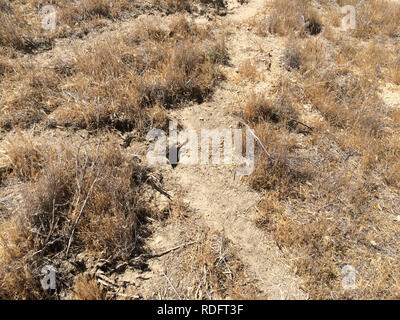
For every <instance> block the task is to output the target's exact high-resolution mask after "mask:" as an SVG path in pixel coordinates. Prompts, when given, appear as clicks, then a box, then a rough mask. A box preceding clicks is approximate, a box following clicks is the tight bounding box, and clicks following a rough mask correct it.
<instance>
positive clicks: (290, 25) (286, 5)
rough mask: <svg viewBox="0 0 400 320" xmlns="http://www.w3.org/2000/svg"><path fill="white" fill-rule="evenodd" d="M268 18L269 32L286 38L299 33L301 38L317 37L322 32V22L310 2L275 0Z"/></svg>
mask: <svg viewBox="0 0 400 320" xmlns="http://www.w3.org/2000/svg"><path fill="white" fill-rule="evenodd" d="M270 5H271V6H272V14H271V15H270V17H269V18H268V22H267V23H268V26H267V27H268V31H269V32H270V33H273V34H275V33H276V34H278V35H280V36H285V35H288V34H290V33H293V32H297V33H298V34H299V35H301V36H305V35H307V34H308V35H317V34H319V33H320V32H321V31H322V21H321V18H320V17H319V14H318V12H317V11H316V9H314V8H313V7H312V5H310V2H309V1H305V0H301V1H288V0H274V1H273V3H272V4H268V5H267V6H270Z"/></svg>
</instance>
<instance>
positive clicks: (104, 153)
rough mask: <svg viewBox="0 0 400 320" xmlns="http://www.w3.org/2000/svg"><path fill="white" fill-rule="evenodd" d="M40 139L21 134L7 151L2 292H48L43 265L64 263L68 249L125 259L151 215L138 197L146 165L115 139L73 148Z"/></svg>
mask: <svg viewBox="0 0 400 320" xmlns="http://www.w3.org/2000/svg"><path fill="white" fill-rule="evenodd" d="M45 139H46V137H42V138H39V137H32V136H31V137H29V136H25V137H23V136H21V135H19V136H18V137H17V139H13V142H14V146H13V147H8V148H6V150H5V156H6V159H7V161H6V168H7V170H6V172H9V174H8V175H7V176H6V178H5V181H3V183H4V184H5V188H4V190H3V191H4V192H6V193H7V192H9V193H10V196H11V198H10V197H7V196H6V197H5V198H4V199H3V200H4V209H5V212H4V214H3V216H4V217H9V218H3V219H2V221H1V223H0V229H1V231H2V233H1V234H2V236H1V243H0V256H1V259H0V296H1V297H3V298H18V299H21V298H40V297H42V298H43V297H46V295H47V294H46V293H45V292H43V290H42V289H41V288H40V282H39V280H40V277H41V275H40V270H41V267H43V265H45V264H52V265H54V266H55V267H56V268H57V269H59V268H58V267H60V268H62V265H61V263H62V259H64V258H68V257H69V256H71V255H74V256H75V255H76V254H78V253H81V252H87V253H88V254H91V255H92V256H94V257H112V258H113V259H117V260H118V259H127V258H129V257H130V256H131V255H132V254H134V253H135V250H138V249H139V248H140V241H139V238H138V237H140V234H141V233H142V231H141V228H142V229H143V226H142V227H139V226H140V225H143V224H144V222H145V219H146V216H148V215H150V214H151V212H150V211H149V209H148V206H147V205H146V204H145V203H144V198H143V192H144V191H145V188H143V184H145V182H146V179H147V175H148V172H149V171H148V169H146V168H145V167H141V166H138V165H136V164H134V163H133V162H132V161H131V160H130V159H128V158H127V157H126V156H125V155H123V154H122V153H121V149H120V147H119V145H118V143H117V142H116V141H113V138H111V137H110V138H109V139H108V141H107V140H102V141H98V142H91V143H87V142H86V143H81V144H78V145H77V146H76V147H74V146H73V145H68V144H67V143H64V142H61V141H60V140H51V139H50V140H49V139H47V140H45ZM45 141H46V143H44V142H45ZM15 143H20V145H15ZM13 148H15V149H19V152H18V153H17V154H14V150H15V149H13ZM70 276H71V275H66V277H67V278H68V277H70ZM59 289H61V288H59Z"/></svg>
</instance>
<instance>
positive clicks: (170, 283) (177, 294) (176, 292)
mask: <svg viewBox="0 0 400 320" xmlns="http://www.w3.org/2000/svg"><path fill="white" fill-rule="evenodd" d="M162 273H163V275H164V277H165V278H166V279H167V281H168V283H169V285H170V286H171V288H172V290H174V292H175V294H176V296H177V297H178V299H179V300H182V298H181V296H180V295H179V293H178V291H176V289H175V287H174V285H173V284H172V282H171V280H169V278H168V276H167V274H166V273H165V272H164V271H163V272H162Z"/></svg>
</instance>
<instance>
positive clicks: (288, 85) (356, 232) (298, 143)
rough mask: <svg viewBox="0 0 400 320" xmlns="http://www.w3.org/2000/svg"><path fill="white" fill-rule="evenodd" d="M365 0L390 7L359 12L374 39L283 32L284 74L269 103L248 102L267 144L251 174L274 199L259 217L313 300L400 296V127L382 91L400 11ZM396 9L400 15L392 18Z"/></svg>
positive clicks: (248, 116)
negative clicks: (351, 272) (349, 284)
mask: <svg viewBox="0 0 400 320" xmlns="http://www.w3.org/2000/svg"><path fill="white" fill-rule="evenodd" d="M275 5H276V4H275ZM295 5H298V4H285V5H283V7H282V10H286V11H287V10H291V9H290V8H291V7H293V6H295ZM323 5H324V4H323ZM329 5H330V6H329V9H331V8H332V7H331V4H329ZM363 5H364V6H374V7H375V8H376V9H377V10H378V9H379V10H378V11H370V13H369V15H370V16H371V15H373V17H371V18H369V20H368V19H366V18H365V17H366V11H365V12H364V13H363V14H364V16H365V17H360V19H366V20H365V21H367V20H368V21H369V23H368V24H366V25H360V28H361V29H360V30H364V31H365V30H367V29H368V30H369V31H367V32H366V34H365V35H363V34H360V33H358V31H357V30H355V31H354V32H349V33H347V34H344V33H340V32H339V31H337V30H335V28H334V27H332V28H330V29H329V30H328V31H329V32H328V33H326V30H325V31H324V32H323V33H321V34H319V35H317V36H315V37H305V38H304V37H302V35H301V33H297V34H296V33H294V34H293V33H292V34H290V32H283V31H280V33H281V34H282V35H283V34H285V35H288V38H287V43H288V44H287V46H286V48H285V50H284V51H283V54H282V61H283V63H284V66H285V68H286V71H283V72H284V75H283V79H284V80H281V81H280V82H278V83H277V84H276V85H275V86H274V88H276V89H275V90H274V91H273V92H271V93H270V94H269V96H270V98H268V99H266V98H265V96H264V95H258V96H257V95H254V94H253V95H250V96H249V98H248V100H247V104H246V105H245V106H244V109H243V118H244V119H245V120H246V121H247V122H248V123H249V124H250V125H251V126H252V127H253V128H254V129H255V133H256V135H257V136H258V137H259V138H260V140H261V143H262V144H263V147H260V148H258V151H257V152H258V154H259V158H258V160H257V165H256V168H255V171H254V172H253V174H252V175H251V176H250V177H249V183H250V184H251V185H252V186H253V187H254V188H255V189H257V190H262V191H263V192H264V194H265V197H264V200H263V201H262V202H261V203H260V205H259V207H258V209H259V215H258V218H257V222H258V224H259V225H260V227H262V228H264V229H265V230H266V231H268V232H270V233H271V234H273V236H274V238H275V240H276V241H277V243H278V245H279V246H281V247H284V248H286V249H289V252H290V254H289V257H290V260H291V261H293V266H294V268H295V270H296V272H297V274H298V275H299V276H301V278H302V279H303V280H304V281H305V284H306V287H307V290H308V292H309V293H310V297H311V298H314V299H332V298H333V299H376V298H378V299H390V298H398V297H399V296H400V287H399V283H400V273H399V271H398V270H399V266H400V265H399V262H398V261H399V257H400V251H399V250H398V248H399V244H400V238H399V234H400V233H399V230H400V225H399V222H398V221H399V214H400V212H399V211H398V206H399V201H398V199H399V193H400V190H399V175H398V174H397V173H396V172H397V170H398V166H399V163H400V149H399V141H400V131H399V125H400V123H399V118H398V109H397V108H396V107H393V106H389V105H388V104H387V102H386V100H385V99H384V98H383V94H382V91H381V88H382V84H383V85H384V84H385V82H393V83H396V75H395V70H396V54H395V48H396V47H397V45H396V43H395V42H392V40H390V39H394V38H393V30H394V29H393V25H392V24H391V22H390V21H391V17H392V15H395V14H396V12H397V11H396V10H395V7H391V5H389V6H387V7H386V6H385V3H383V4H382V7H381V6H380V5H378V4H377V3H375V2H365V3H364V2H363ZM277 8H279V7H277ZM326 8H328V7H324V8H323V9H326ZM388 8H392V9H393V10H394V11H393V13H391V14H390V15H388V16H387V19H384V16H385V12H387V10H389V9H388ZM361 12H363V11H361ZM325 13H326V14H327V15H329V14H330V11H329V10H328V11H326V12H325ZM292 16H294V15H292ZM321 18H322V19H326V18H327V17H325V16H322V17H321ZM358 19H359V18H358ZM327 20H329V19H327ZM327 20H324V21H327ZM285 21H286V20H283V22H285ZM296 21H297V20H296ZM278 22H279V24H277V25H276V26H277V27H276V28H277V29H276V30H277V31H276V32H277V33H278V30H279V28H278V26H279V27H281V28H282V29H281V30H289V29H291V30H292V31H293V30H294V31H296V30H298V28H297V29H296V26H295V25H293V24H290V27H289V22H287V24H286V25H285V24H284V23H283V22H280V21H278ZM377 25H380V27H381V29H380V30H378V29H379V28H378V27H377ZM379 35H381V36H382V35H386V36H387V38H382V37H381V38H379V39H377V38H376V36H379ZM390 37H391V38H390ZM358 38H364V39H365V40H366V41H360V40H358ZM370 39H375V40H370ZM378 40H379V41H378ZM374 41H375V42H374ZM382 46H384V47H382ZM383 48H385V49H383ZM289 78H290V79H291V80H289ZM288 106H290V108H288ZM289 119H292V123H295V124H296V126H297V127H295V128H293V127H292V126H291V125H290V124H291V123H290V122H289V121H288V120H289ZM346 265H351V266H352V267H354V268H355V270H356V286H355V288H354V289H352V290H345V289H344V288H343V286H342V279H343V277H344V276H345V275H344V274H343V273H342V270H343V267H345V266H346Z"/></svg>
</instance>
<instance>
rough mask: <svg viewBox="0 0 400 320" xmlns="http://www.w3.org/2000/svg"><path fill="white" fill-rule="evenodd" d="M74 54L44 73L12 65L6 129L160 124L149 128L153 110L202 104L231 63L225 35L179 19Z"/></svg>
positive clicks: (2, 118)
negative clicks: (44, 125) (225, 65)
mask: <svg viewBox="0 0 400 320" xmlns="http://www.w3.org/2000/svg"><path fill="white" fill-rule="evenodd" d="M71 55H72V56H73V58H72V59H70V60H71V61H60V60H54V62H53V63H52V64H51V65H50V66H47V67H45V68H43V67H42V66H39V65H32V64H29V63H21V64H19V65H17V67H16V68H15V71H14V73H13V75H12V76H10V77H8V78H7V79H5V80H4V81H3V82H2V83H1V85H0V90H1V92H2V98H1V100H0V108H1V109H2V110H3V112H2V114H1V115H0V125H1V127H2V128H3V129H5V130H10V129H11V128H13V127H22V128H26V127H30V126H32V125H33V124H35V123H49V121H50V122H54V121H55V122H56V123H57V124H59V125H63V126H73V127H77V128H88V129H99V128H104V127H106V128H107V127H113V128H116V129H118V130H122V131H125V130H132V129H138V130H143V131H144V130H146V129H148V128H150V127H152V126H154V125H165V123H161V124H154V123H153V119H152V116H151V114H152V113H153V109H154V108H156V109H158V110H159V109H163V108H174V107H177V106H179V104H180V103H182V102H184V101H187V100H194V101H202V100H203V99H205V98H206V97H207V96H208V94H209V93H211V92H212V89H213V87H214V86H215V85H216V83H217V82H218V80H219V79H220V78H221V74H220V72H219V67H218V64H220V63H225V62H226V61H227V59H228V54H227V51H226V47H225V44H224V40H223V37H222V36H219V35H213V34H212V33H211V32H210V30H209V29H208V28H207V27H200V26H197V25H195V24H192V23H189V22H188V21H187V20H186V19H185V18H184V17H179V16H178V17H176V18H174V19H172V21H171V23H170V25H169V27H166V26H165V25H164V26H163V25H161V22H160V21H159V20H156V21H150V20H149V19H147V20H144V21H142V22H139V23H138V25H137V27H136V28H135V29H134V32H133V34H132V33H128V34H119V35H118V36H116V37H113V38H111V37H110V38H105V39H104V40H101V41H100V40H99V41H97V42H95V43H93V44H92V45H90V46H88V47H87V48H86V49H76V50H75V52H71ZM160 120H162V119H160ZM164 122H165V121H164Z"/></svg>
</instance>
